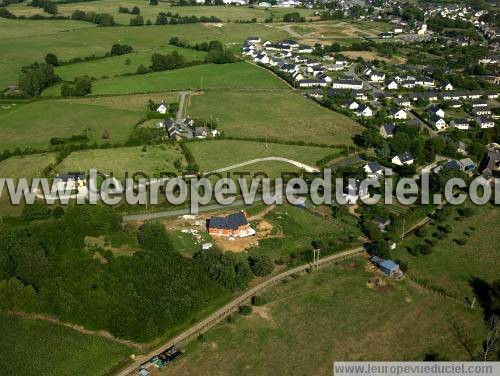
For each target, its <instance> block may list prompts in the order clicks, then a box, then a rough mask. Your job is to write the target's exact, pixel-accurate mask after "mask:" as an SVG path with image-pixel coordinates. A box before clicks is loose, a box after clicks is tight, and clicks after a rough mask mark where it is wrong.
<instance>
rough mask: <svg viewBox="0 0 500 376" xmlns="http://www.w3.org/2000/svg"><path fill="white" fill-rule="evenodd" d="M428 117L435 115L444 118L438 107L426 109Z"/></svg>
mask: <svg viewBox="0 0 500 376" xmlns="http://www.w3.org/2000/svg"><path fill="white" fill-rule="evenodd" d="M427 113H428V114H429V116H432V115H435V116H439V117H440V118H444V111H443V110H442V109H441V108H440V107H439V106H435V105H434V106H431V107H429V108H428V109H427Z"/></svg>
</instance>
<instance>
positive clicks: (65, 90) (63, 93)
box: [61, 83, 73, 97]
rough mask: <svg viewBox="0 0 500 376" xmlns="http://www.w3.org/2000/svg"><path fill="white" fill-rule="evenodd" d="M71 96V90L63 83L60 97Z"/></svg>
mask: <svg viewBox="0 0 500 376" xmlns="http://www.w3.org/2000/svg"><path fill="white" fill-rule="evenodd" d="M71 95H73V90H72V89H71V86H69V85H68V84H67V83H64V84H63V85H62V86H61V96H62V97H71Z"/></svg>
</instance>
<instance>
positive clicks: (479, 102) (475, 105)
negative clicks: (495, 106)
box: [471, 99, 488, 108]
mask: <svg viewBox="0 0 500 376" xmlns="http://www.w3.org/2000/svg"><path fill="white" fill-rule="evenodd" d="M471 106H472V108H478V107H488V102H486V101H485V100H482V99H476V100H474V101H472V102H471Z"/></svg>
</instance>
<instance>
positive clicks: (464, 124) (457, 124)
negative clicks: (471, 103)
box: [450, 118, 469, 131]
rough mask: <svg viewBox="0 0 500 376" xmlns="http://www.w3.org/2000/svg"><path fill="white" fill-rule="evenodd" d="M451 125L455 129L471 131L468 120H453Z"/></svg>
mask: <svg viewBox="0 0 500 376" xmlns="http://www.w3.org/2000/svg"><path fill="white" fill-rule="evenodd" d="M450 125H451V126H452V127H453V128H456V129H460V130H464V131H466V130H468V129H469V122H468V121H467V119H464V118H462V119H453V120H452V121H451V122H450Z"/></svg>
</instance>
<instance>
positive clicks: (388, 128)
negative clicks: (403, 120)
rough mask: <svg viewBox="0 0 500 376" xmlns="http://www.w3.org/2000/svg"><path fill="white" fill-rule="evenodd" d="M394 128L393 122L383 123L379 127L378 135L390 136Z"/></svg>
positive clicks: (392, 134) (392, 135)
mask: <svg viewBox="0 0 500 376" xmlns="http://www.w3.org/2000/svg"><path fill="white" fill-rule="evenodd" d="M395 129H396V125H395V124H384V125H382V126H381V127H380V135H381V136H382V137H383V138H392V137H394V131H395Z"/></svg>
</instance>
